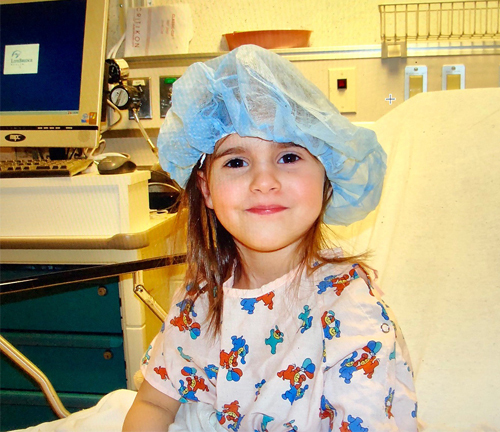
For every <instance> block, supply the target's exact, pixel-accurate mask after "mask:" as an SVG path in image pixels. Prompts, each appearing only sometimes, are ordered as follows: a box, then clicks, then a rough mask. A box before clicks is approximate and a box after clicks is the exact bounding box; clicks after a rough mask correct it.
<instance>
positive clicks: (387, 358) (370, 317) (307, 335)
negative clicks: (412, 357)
mask: <svg viewBox="0 0 500 432" xmlns="http://www.w3.org/2000/svg"><path fill="white" fill-rule="evenodd" d="M294 276H295V271H292V272H290V273H289V274H287V275H284V276H282V277H281V278H279V279H277V280H275V281H273V282H271V283H269V284H266V285H264V286H262V287H261V288H260V289H255V290H242V289H235V288H232V286H233V279H232V278H230V279H229V280H228V281H227V282H226V283H225V284H224V299H225V300H224V311H223V321H222V329H221V333H220V335H219V336H218V337H217V338H216V339H212V338H211V337H210V336H209V334H208V331H207V324H206V322H205V316H206V313H207V301H206V297H205V296H206V295H208V293H205V294H203V295H202V296H201V297H200V298H199V299H198V300H197V301H196V302H195V303H194V304H192V302H191V301H187V300H179V301H177V302H174V304H173V305H172V307H171V310H170V313H169V316H168V318H167V319H166V321H165V323H164V325H163V327H162V329H161V332H160V333H159V334H158V336H157V337H156V338H155V340H154V341H153V343H152V344H151V346H150V347H149V349H148V351H147V353H146V355H145V357H144V359H143V373H144V375H145V379H146V380H147V381H148V382H149V383H150V384H151V385H152V386H153V387H155V388H156V389H158V390H159V391H161V392H163V393H165V394H167V395H168V396H170V397H172V398H175V399H177V400H179V401H181V402H183V403H200V402H202V403H205V404H209V405H210V406H212V407H213V409H214V415H216V418H217V420H218V422H219V424H220V425H222V426H223V427H224V428H226V429H227V430H232V431H238V430H240V431H252V432H253V431H299V432H301V431H302V432H310V431H340V432H349V431H351V432H382V431H397V430H399V431H405V432H410V431H416V430H417V420H416V410H417V404H416V397H415V391H414V386H413V378H412V371H411V366H410V361H409V358H408V354H407V350H406V347H405V342H404V340H403V337H402V335H401V333H400V330H399V328H398V327H397V325H396V323H395V321H394V318H393V317H392V315H391V311H390V310H389V309H388V307H387V306H386V305H385V304H384V303H383V301H382V300H381V298H380V296H379V295H378V293H377V290H375V289H373V287H372V285H371V283H370V281H369V279H368V278H367V276H366V274H365V273H364V272H363V270H362V269H361V268H360V267H359V266H357V265H351V264H345V263H344V264H326V265H324V266H321V267H319V268H318V269H317V270H316V271H315V272H313V273H312V274H311V275H307V274H306V272H305V271H304V272H303V274H302V276H301V278H300V280H299V281H298V282H300V283H299V284H297V283H296V282H297V280H296V279H295V283H294Z"/></svg>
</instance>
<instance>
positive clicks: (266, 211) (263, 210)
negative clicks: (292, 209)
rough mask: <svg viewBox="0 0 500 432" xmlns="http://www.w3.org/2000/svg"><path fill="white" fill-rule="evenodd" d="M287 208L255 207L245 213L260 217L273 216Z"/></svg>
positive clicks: (279, 206) (275, 206)
mask: <svg viewBox="0 0 500 432" xmlns="http://www.w3.org/2000/svg"><path fill="white" fill-rule="evenodd" d="M286 209H287V207H283V206H281V205H261V206H255V207H251V208H249V209H247V212H250V213H254V214H257V215H261V216H266V215H273V214H275V213H279V212H282V211H284V210H286Z"/></svg>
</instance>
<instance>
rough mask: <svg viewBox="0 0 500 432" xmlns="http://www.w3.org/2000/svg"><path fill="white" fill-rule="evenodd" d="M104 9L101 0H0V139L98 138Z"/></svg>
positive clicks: (6, 142) (79, 141) (89, 141)
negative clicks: (0, 133) (0, 134)
mask: <svg viewBox="0 0 500 432" xmlns="http://www.w3.org/2000/svg"><path fill="white" fill-rule="evenodd" d="M107 12H108V0H43V1H40V0H39V1H33V0H31V1H30V0H12V1H2V3H1V4H0V44H1V47H0V89H1V90H0V130H1V132H2V136H1V143H0V145H1V146H4V147H48V148H50V147H66V148H81V147H85V148H93V147H95V146H96V145H97V142H98V138H99V120H100V115H101V109H102V85H103V77H104V60H105V42H106V27H107Z"/></svg>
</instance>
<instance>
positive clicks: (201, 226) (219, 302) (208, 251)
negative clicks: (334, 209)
mask: <svg viewBox="0 0 500 432" xmlns="http://www.w3.org/2000/svg"><path fill="white" fill-rule="evenodd" d="M199 171H203V172H204V174H205V178H208V175H209V171H210V156H207V157H206V161H205V163H204V164H203V167H202V168H200V164H197V165H196V166H195V167H194V168H193V171H192V172H191V176H190V177H189V180H188V182H187V184H186V188H185V190H184V191H183V194H182V196H181V200H180V206H179V213H178V222H180V223H181V224H182V225H183V226H185V229H187V242H186V243H187V260H186V261H187V271H186V275H185V287H186V298H187V299H190V300H192V301H193V302H195V301H196V299H197V298H198V297H199V296H200V295H201V294H202V293H205V292H207V296H208V302H209V309H208V315H207V321H208V328H209V331H210V332H211V334H212V336H216V335H218V334H219V333H220V329H221V325H222V312H223V305H224V298H223V296H224V293H223V289H222V286H223V284H224V282H225V281H226V280H227V279H228V278H229V277H230V276H231V274H232V272H233V269H234V268H235V266H236V265H237V264H238V262H239V256H238V250H237V248H236V244H235V242H234V240H233V237H232V236H231V234H230V233H229V232H228V231H227V230H226V229H225V228H224V227H223V226H222V224H221V223H220V222H219V220H218V219H217V216H216V215H215V212H214V211H213V210H212V209H210V208H208V207H207V206H206V205H205V200H204V197H203V194H202V192H201V190H200V187H199V179H198V173H199ZM331 195H332V188H331V185H330V182H329V180H328V178H327V177H326V175H325V183H324V186H323V207H322V210H321V213H320V215H319V216H318V218H317V219H316V221H315V222H314V223H313V225H312V226H311V228H310V229H309V231H308V232H307V233H306V235H305V236H304V238H303V239H302V241H301V244H300V247H299V253H300V254H301V255H302V259H301V264H300V265H299V271H298V272H297V277H300V274H301V273H302V271H304V270H306V271H307V272H308V273H312V272H314V271H315V270H316V269H318V268H319V267H321V266H323V265H325V264H327V263H342V262H358V263H359V258H363V255H362V256H350V257H342V256H334V257H325V256H323V255H322V254H321V253H320V252H321V251H322V250H324V249H326V248H328V247H331V245H330V243H331V242H330V241H327V240H326V238H325V236H324V233H323V231H322V229H321V226H322V220H323V215H324V213H325V210H326V206H327V204H328V201H329V199H330V198H331Z"/></svg>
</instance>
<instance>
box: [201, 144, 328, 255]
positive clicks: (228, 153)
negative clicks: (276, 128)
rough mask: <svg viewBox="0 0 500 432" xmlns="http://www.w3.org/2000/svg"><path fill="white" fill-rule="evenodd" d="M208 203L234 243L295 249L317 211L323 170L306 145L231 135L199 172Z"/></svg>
mask: <svg viewBox="0 0 500 432" xmlns="http://www.w3.org/2000/svg"><path fill="white" fill-rule="evenodd" d="M199 177H200V182H199V185H200V189H201V191H202V193H203V196H204V198H205V204H206V206H207V207H209V208H211V209H213V210H214V212H215V214H216V215H217V218H218V219H219V221H220V223H221V224H222V225H223V226H224V228H226V230H227V231H228V232H229V233H230V234H231V235H232V236H233V238H234V240H235V242H236V245H237V247H238V248H239V250H240V251H241V252H243V253H244V250H245V249H248V250H251V251H257V252H273V251H277V250H281V249H283V248H287V247H297V246H298V244H299V243H300V240H301V239H302V238H303V237H304V235H305V234H306V233H307V232H308V230H309V228H310V227H311V226H312V225H313V223H314V222H315V221H316V219H317V218H318V216H319V215H320V213H321V209H322V204H323V186H324V181H325V170H324V168H323V165H322V164H321V162H319V161H318V160H317V159H316V158H315V157H314V156H312V155H311V154H310V153H309V152H308V151H307V150H306V149H305V148H303V147H300V146H297V145H294V144H278V143H275V142H271V141H265V140H263V139H260V138H254V137H240V136H239V135H236V134H233V135H230V136H229V137H227V138H226V139H225V140H224V141H222V142H221V143H220V144H219V145H218V146H216V149H215V151H214V154H213V155H212V156H211V158H210V167H209V174H208V178H206V176H205V175H204V173H202V172H200V174H199Z"/></svg>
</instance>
